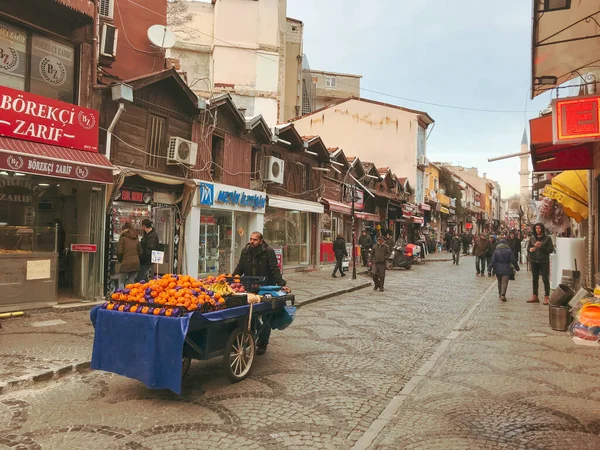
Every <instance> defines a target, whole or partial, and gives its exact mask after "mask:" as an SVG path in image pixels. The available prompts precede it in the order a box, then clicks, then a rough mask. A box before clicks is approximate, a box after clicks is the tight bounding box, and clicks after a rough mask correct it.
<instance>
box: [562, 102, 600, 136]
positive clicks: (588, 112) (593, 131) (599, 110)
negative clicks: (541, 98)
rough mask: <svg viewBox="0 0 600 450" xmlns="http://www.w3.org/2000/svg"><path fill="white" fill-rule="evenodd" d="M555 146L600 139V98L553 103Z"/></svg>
mask: <svg viewBox="0 0 600 450" xmlns="http://www.w3.org/2000/svg"><path fill="white" fill-rule="evenodd" d="M552 137H553V141H554V144H560V143H563V144H564V143H580V142H590V141H594V140H596V139H598V138H600V96H598V95H592V96H586V97H570V98H557V99H554V100H553V101H552Z"/></svg>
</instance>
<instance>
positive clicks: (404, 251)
mask: <svg viewBox="0 0 600 450" xmlns="http://www.w3.org/2000/svg"><path fill="white" fill-rule="evenodd" d="M413 249H414V245H413V244H409V245H407V246H406V247H402V246H401V245H397V246H395V247H394V249H393V250H392V254H391V255H390V256H389V258H388V259H387V260H386V262H385V266H386V268H387V269H388V270H389V269H393V268H394V267H402V268H404V269H406V270H410V268H411V267H412V265H413V264H414V263H415V257H414V253H413Z"/></svg>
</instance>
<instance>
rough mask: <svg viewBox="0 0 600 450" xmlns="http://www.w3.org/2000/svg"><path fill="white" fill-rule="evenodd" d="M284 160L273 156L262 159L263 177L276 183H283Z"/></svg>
mask: <svg viewBox="0 0 600 450" xmlns="http://www.w3.org/2000/svg"><path fill="white" fill-rule="evenodd" d="M283 169H284V161H283V160H282V159H279V158H275V157H274V156H267V157H266V158H265V159H264V170H263V179H264V180H265V181H271V182H273V183H277V184H283Z"/></svg>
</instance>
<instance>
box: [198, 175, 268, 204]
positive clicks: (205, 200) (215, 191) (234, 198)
mask: <svg viewBox="0 0 600 450" xmlns="http://www.w3.org/2000/svg"><path fill="white" fill-rule="evenodd" d="M198 204H199V205H201V206H213V207H215V206H221V205H223V206H231V207H234V208H244V209H245V208H249V209H252V210H253V211H256V210H264V209H265V206H266V204H267V197H266V195H263V194H261V193H259V192H257V191H250V190H245V189H236V188H234V187H232V186H225V185H218V184H213V183H205V182H201V183H200V185H199V186H198Z"/></svg>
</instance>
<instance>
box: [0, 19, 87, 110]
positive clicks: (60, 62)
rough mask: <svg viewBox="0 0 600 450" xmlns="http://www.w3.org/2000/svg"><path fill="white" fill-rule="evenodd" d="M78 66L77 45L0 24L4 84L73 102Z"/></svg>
mask: <svg viewBox="0 0 600 450" xmlns="http://www.w3.org/2000/svg"><path fill="white" fill-rule="evenodd" d="M29 42H31V52H30V53H28V52H27V48H28V43H29ZM75 65H76V58H75V46H73V45H69V44H64V43H61V42H58V41H56V40H54V39H49V38H46V37H44V36H40V35H37V34H33V33H31V32H28V31H27V30H25V29H19V28H16V27H13V26H12V25H8V24H5V23H2V22H0V85H2V86H7V87H10V88H13V89H20V90H22V91H27V92H31V93H33V94H38V95H42V96H44V97H47V98H53V99H56V100H60V101H63V102H68V103H73V102H74V100H75V85H76V83H75V73H76V72H75ZM27 67H30V70H29V74H30V75H29V76H28V72H27Z"/></svg>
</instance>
